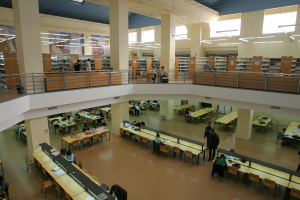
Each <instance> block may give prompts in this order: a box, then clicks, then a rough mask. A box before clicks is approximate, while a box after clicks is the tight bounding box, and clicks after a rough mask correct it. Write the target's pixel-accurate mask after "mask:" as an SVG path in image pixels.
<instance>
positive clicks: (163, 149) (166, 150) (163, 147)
mask: <svg viewBox="0 0 300 200" xmlns="http://www.w3.org/2000/svg"><path fill="white" fill-rule="evenodd" d="M169 152H170V150H168V149H167V148H166V146H163V145H160V153H164V154H165V160H166V159H167V153H169ZM159 157H160V154H159Z"/></svg>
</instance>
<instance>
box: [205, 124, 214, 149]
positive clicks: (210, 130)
mask: <svg viewBox="0 0 300 200" xmlns="http://www.w3.org/2000/svg"><path fill="white" fill-rule="evenodd" d="M210 125H211V123H210V122H208V124H207V127H206V128H205V132H204V138H205V137H206V146H207V147H208V137H209V136H210V134H211V132H212V128H211V126H210Z"/></svg>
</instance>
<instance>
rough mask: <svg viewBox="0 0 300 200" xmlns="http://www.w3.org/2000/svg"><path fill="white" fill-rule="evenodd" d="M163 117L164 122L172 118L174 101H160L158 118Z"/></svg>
mask: <svg viewBox="0 0 300 200" xmlns="http://www.w3.org/2000/svg"><path fill="white" fill-rule="evenodd" d="M162 115H163V116H165V119H166V120H171V119H173V118H174V100H161V101H160V109H159V116H162Z"/></svg>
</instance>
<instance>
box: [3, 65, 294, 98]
mask: <svg viewBox="0 0 300 200" xmlns="http://www.w3.org/2000/svg"><path fill="white" fill-rule="evenodd" d="M154 74H155V75H154ZM163 79H164V77H162V74H161V73H160V70H156V71H155V73H154V72H153V71H152V70H151V71H150V70H148V69H124V70H107V71H106V70H95V71H91V72H86V71H84V72H83V71H80V72H74V71H71V72H63V73H59V72H45V73H20V74H11V75H0V88H1V86H2V87H3V88H4V89H2V90H0V102H1V101H6V100H9V99H13V98H16V97H19V96H22V95H28V94H34V93H43V92H51V91H58V90H69V89H77V88H89V87H100V86H107V85H120V84H153V83H159V82H162V80H163ZM164 80H165V81H166V82H168V83H169V84H170V83H172V84H195V85H206V86H207V85H209V86H214V87H229V88H239V89H253V90H263V91H273V92H286V93H294V94H299V92H300V74H280V75H279V74H272V73H258V72H255V73H253V72H248V71H244V72H236V71H233V72H232V71H222V72H220V71H205V72H204V71H203V70H198V69H195V70H186V69H173V70H168V77H167V79H164ZM165 81H163V82H165ZM3 83H6V84H4V85H5V86H3Z"/></svg>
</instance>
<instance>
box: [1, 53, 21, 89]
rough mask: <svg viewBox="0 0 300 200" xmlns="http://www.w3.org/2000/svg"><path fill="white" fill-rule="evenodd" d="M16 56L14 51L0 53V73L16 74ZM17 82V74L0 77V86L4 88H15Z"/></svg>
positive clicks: (17, 71) (17, 70) (17, 67)
mask: <svg viewBox="0 0 300 200" xmlns="http://www.w3.org/2000/svg"><path fill="white" fill-rule="evenodd" d="M18 73H19V66H18V56H17V54H16V53H0V75H11V74H18ZM18 84H19V79H18V76H10V77H8V78H6V77H1V78H0V86H1V87H4V88H6V89H12V88H16V87H17V85H18Z"/></svg>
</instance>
